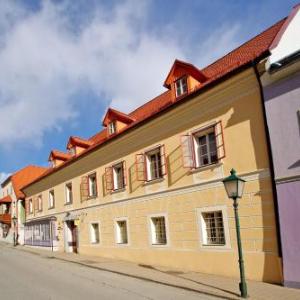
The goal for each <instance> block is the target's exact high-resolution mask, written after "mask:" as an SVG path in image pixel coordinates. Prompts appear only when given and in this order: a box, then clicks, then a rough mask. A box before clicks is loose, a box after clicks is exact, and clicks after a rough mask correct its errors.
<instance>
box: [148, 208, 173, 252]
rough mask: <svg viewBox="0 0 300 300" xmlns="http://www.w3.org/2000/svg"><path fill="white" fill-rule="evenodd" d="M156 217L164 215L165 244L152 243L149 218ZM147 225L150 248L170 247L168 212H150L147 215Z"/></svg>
mask: <svg viewBox="0 0 300 300" xmlns="http://www.w3.org/2000/svg"><path fill="white" fill-rule="evenodd" d="M157 217H164V218H165V226H166V228H165V229H166V239H167V243H166V244H153V239H152V238H153V235H152V234H153V232H152V225H151V222H152V220H151V218H157ZM147 225H148V237H149V238H148V241H149V246H150V247H151V248H167V247H170V233H169V232H170V231H169V219H168V214H167V213H166V212H164V213H157V214H150V215H148V216H147Z"/></svg>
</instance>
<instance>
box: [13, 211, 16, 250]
mask: <svg viewBox="0 0 300 300" xmlns="http://www.w3.org/2000/svg"><path fill="white" fill-rule="evenodd" d="M12 221H13V224H14V235H13V237H14V246H17V233H16V226H17V217H16V216H13V217H12Z"/></svg>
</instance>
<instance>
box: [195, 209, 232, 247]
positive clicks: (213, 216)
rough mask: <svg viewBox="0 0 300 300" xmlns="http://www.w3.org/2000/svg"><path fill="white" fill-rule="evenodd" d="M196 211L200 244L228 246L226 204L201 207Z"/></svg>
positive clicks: (205, 245)
mask: <svg viewBox="0 0 300 300" xmlns="http://www.w3.org/2000/svg"><path fill="white" fill-rule="evenodd" d="M197 211H198V220H199V225H200V232H201V243H202V246H203V247H218V248H224V247H225V248H230V235H229V227H228V217H227V208H226V206H225V205H224V206H213V207H202V208H198V209H197Z"/></svg>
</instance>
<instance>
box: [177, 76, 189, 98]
mask: <svg viewBox="0 0 300 300" xmlns="http://www.w3.org/2000/svg"><path fill="white" fill-rule="evenodd" d="M175 88H176V97H180V96H182V95H184V94H186V93H187V91H188V88H187V77H186V76H184V77H181V78H180V79H178V80H177V81H175Z"/></svg>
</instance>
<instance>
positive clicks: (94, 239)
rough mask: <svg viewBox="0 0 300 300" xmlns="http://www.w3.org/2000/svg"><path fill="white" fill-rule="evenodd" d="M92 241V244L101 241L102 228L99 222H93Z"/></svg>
mask: <svg viewBox="0 0 300 300" xmlns="http://www.w3.org/2000/svg"><path fill="white" fill-rule="evenodd" d="M90 230H91V232H90V234H91V243H92V244H99V242H100V230H99V223H91V228H90Z"/></svg>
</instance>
